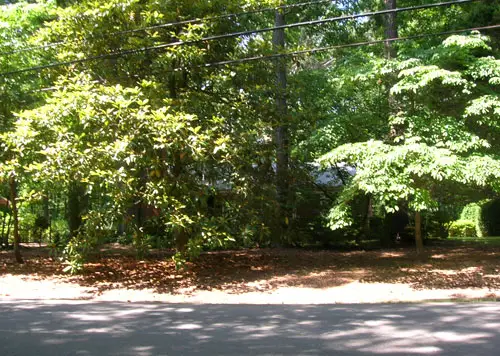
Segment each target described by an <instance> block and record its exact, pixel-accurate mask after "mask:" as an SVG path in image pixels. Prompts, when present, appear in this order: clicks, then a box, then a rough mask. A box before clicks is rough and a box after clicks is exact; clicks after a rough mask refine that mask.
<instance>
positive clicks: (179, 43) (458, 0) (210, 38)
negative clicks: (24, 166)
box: [0, 0, 481, 76]
mask: <svg viewBox="0 0 500 356" xmlns="http://www.w3.org/2000/svg"><path fill="white" fill-rule="evenodd" d="M473 1H481V0H456V1H448V2H442V3H435V4H427V5H418V6H410V7H402V8H397V9H392V10H381V11H372V12H364V13H359V14H354V15H345V16H339V17H332V18H327V19H323V20H314V21H307V22H297V23H293V24H288V25H283V26H275V27H268V28H262V29H257V30H249V31H242V32H233V33H228V34H222V35H214V36H208V37H204V38H201V39H197V40H189V41H177V42H170V43H164V44H160V45H157V46H150V47H142V48H136V49H130V50H124V51H118V52H112V53H107V54H101V55H97V56H91V57H86V58H81V59H74V60H71V61H64V62H55V63H50V64H46V65H40V66H34V67H29V68H23V69H18V70H14V71H9V72H3V73H0V76H6V75H12V74H21V73H25V72H32V71H39V70H43V69H49V68H55V67H61V66H68V65H73V64H79V63H85V62H90V61H95V60H101V59H108V58H114V57H121V56H126V55H130V54H137V53H141V52H147V51H156V50H160V49H164V48H169V47H178V46H183V45H192V44H197V43H202V42H208V41H215V40H221V39H226V38H234V37H241V36H246V35H251V34H256V33H263V32H270V31H274V30H277V29H287V28H295V27H302V26H311V25H320V24H325V23H330V22H336V21H342V20H351V19H356V18H360V17H368V16H375V15H382V14H388V13H398V12H404V11H415V10H421V9H428V8H434V7H442V6H450V5H454V4H460V3H468V2H473Z"/></svg>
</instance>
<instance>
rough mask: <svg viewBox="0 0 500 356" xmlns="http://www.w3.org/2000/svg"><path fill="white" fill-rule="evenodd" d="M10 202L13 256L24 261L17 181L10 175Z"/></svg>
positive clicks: (17, 260)
mask: <svg viewBox="0 0 500 356" xmlns="http://www.w3.org/2000/svg"><path fill="white" fill-rule="evenodd" d="M9 185H10V203H11V209H12V219H13V223H14V231H13V233H14V256H15V258H16V262H17V263H19V264H21V263H24V261H23V258H22V256H21V245H20V244H21V236H20V235H19V211H18V210H17V181H16V178H15V177H14V176H11V177H10V181H9Z"/></svg>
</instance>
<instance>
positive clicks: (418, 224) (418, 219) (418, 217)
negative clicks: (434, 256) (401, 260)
mask: <svg viewBox="0 0 500 356" xmlns="http://www.w3.org/2000/svg"><path fill="white" fill-rule="evenodd" d="M415 243H416V245H417V253H418V254H420V253H422V252H423V251H424V241H423V240H422V214H421V213H420V211H416V212H415Z"/></svg>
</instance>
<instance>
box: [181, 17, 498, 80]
mask: <svg viewBox="0 0 500 356" xmlns="http://www.w3.org/2000/svg"><path fill="white" fill-rule="evenodd" d="M495 28H500V25H491V26H483V27H474V28H467V29H462V30H453V31H444V32H438V33H426V34H420V35H414V36H407V37H396V38H388V39H383V40H375V41H365V42H356V43H348V44H343V45H337V46H326V47H316V48H311V49H305V50H300V51H293V52H286V53H276V54H270V55H266V56H255V57H247V58H240V59H233V60H227V61H220V62H211V63H206V64H201V65H197V66H190V67H183V68H175V69H174V70H173V71H179V70H183V69H190V68H207V67H216V66H223V65H230V64H239V63H247V62H253V61H259V60H270V59H277V58H283V57H290V56H292V57H293V56H298V55H302V54H313V53H318V52H326V51H332V50H337V49H342V48H352V47H362V46H370V45H376V44H381V43H385V42H399V41H408V40H416V39H420V38H426V37H439V36H446V35H453V34H457V33H463V32H469V31H482V30H492V29H495Z"/></svg>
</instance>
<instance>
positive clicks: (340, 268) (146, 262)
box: [0, 246, 500, 303]
mask: <svg viewBox="0 0 500 356" xmlns="http://www.w3.org/2000/svg"><path fill="white" fill-rule="evenodd" d="M28 252H29V254H31V255H32V256H27V257H28V258H27V263H26V264H25V265H24V266H17V265H15V264H13V260H12V257H11V256H10V255H7V254H1V255H0V296H7V297H9V296H11V295H18V296H20V297H23V296H25V295H32V296H35V295H36V296H40V297H45V298H57V299H59V298H70V299H89V298H102V300H123V301H127V300H155V299H156V298H158V299H157V300H170V301H173V302H182V301H187V300H192V301H195V302H208V303H218V302H221V301H223V302H228V303H231V302H245V303H273V302H280V301H283V302H287V303H290V302H291V303H300V302H312V303H316V302H319V303H325V302H326V303H328V302H333V301H335V302H342V303H346V302H369V301H370V298H372V299H373V301H374V302H377V301H390V300H394V301H404V300H407V301H413V300H429V299H436V298H437V299H443V298H444V299H448V298H484V297H488V298H490V297H491V298H496V297H497V294H498V291H500V275H499V267H498V266H499V264H498V261H499V260H500V247H498V246H497V247H494V246H489V247H488V248H487V249H485V247H483V246H458V247H449V246H447V247H440V246H434V247H427V248H426V253H425V254H424V255H423V256H417V255H416V254H415V252H414V250H413V249H401V248H399V249H394V250H378V251H351V252H338V251H328V250H300V249H251V250H242V251H223V252H209V253H203V254H202V255H201V256H200V257H199V258H198V259H197V260H195V261H194V262H188V264H187V266H186V269H185V270H182V271H177V270H176V269H175V265H174V263H173V261H172V260H171V259H169V258H168V259H167V258H166V257H165V254H163V255H162V254H160V253H154V254H152V255H151V256H149V257H148V258H145V259H142V260H137V259H135V258H134V257H133V256H131V255H130V254H128V253H124V254H122V251H121V250H120V251H116V250H114V249H112V248H106V249H105V250H103V251H101V256H100V257H99V256H97V257H96V258H94V259H93V260H92V261H91V262H89V263H87V264H86V270H85V272H84V273H83V274H81V275H77V276H70V275H67V274H63V273H62V268H63V266H62V265H61V264H60V263H59V262H58V261H54V260H52V259H51V258H50V257H49V256H48V255H47V250H46V249H44V248H43V247H42V248H41V249H40V248H34V247H31V248H30V249H29V250H28ZM26 255H28V253H26ZM441 256H446V258H441ZM23 290H25V292H24V293H23V292H22V291H23ZM314 290H317V292H314ZM320 291H327V293H326V294H325V293H322V294H321V295H316V293H321V292H320ZM434 291H436V292H434ZM437 291H443V292H439V293H438V292H437ZM446 291H449V292H448V293H446ZM417 292H418V293H417ZM167 296H170V297H167ZM168 298H170V299H168ZM188 298H190V299H188Z"/></svg>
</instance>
